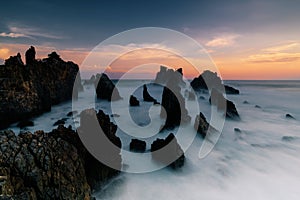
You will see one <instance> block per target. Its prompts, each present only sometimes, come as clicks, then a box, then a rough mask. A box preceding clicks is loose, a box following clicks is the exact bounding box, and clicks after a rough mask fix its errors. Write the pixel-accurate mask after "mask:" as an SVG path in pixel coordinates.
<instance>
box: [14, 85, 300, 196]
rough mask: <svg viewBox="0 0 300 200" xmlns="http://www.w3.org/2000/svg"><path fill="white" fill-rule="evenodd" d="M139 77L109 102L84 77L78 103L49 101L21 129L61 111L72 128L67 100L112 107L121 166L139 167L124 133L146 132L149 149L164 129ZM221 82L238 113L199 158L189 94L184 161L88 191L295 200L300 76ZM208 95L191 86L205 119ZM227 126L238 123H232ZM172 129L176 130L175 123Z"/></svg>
mask: <svg viewBox="0 0 300 200" xmlns="http://www.w3.org/2000/svg"><path fill="white" fill-rule="evenodd" d="M144 83H148V81H145V80H139V81H123V82H122V84H120V85H118V88H119V91H120V94H121V96H122V97H123V98H124V99H123V100H121V101H119V102H116V103H114V104H113V106H111V105H110V103H109V102H107V101H102V100H97V99H95V92H94V86H93V85H85V91H84V92H82V93H80V94H79V98H78V101H77V102H79V103H75V104H73V105H72V102H71V101H70V102H66V103H63V104H59V105H56V106H53V108H52V110H51V112H49V113H45V114H43V115H42V116H39V117H36V118H34V119H33V121H34V123H35V126H33V127H27V128H26V130H29V131H32V132H33V131H35V130H40V129H41V130H45V131H51V130H52V129H53V128H55V127H54V126H53V123H54V122H55V121H56V120H58V119H61V118H66V126H68V125H71V126H72V127H73V128H75V127H77V126H78V125H79V116H78V115H74V116H73V117H66V115H67V113H68V112H69V111H71V110H74V108H76V110H77V111H79V112H80V110H83V109H85V108H93V107H95V108H96V109H103V110H104V112H105V113H107V114H110V115H111V114H118V115H119V117H115V118H114V117H113V116H111V120H113V121H114V122H115V123H117V124H118V126H119V129H118V131H117V135H118V136H119V137H120V138H121V140H122V145H123V150H122V157H123V166H124V168H125V167H126V169H127V171H132V172H134V171H135V167H136V168H139V167H140V168H143V167H144V168H147V167H148V166H150V165H151V164H153V163H151V159H150V158H149V156H148V155H147V153H145V154H142V153H140V154H138V155H136V156H137V157H138V159H136V158H135V157H130V156H127V154H126V152H128V150H129V142H130V139H131V137H138V138H142V139H143V140H146V141H147V149H148V150H149V149H150V145H151V143H152V141H153V140H155V139H156V138H164V137H166V135H167V134H168V133H169V132H170V131H169V132H164V133H157V132H156V131H157V130H158V128H159V127H158V125H159V124H162V123H163V119H161V118H160V117H159V114H160V109H161V108H160V106H153V105H152V103H149V102H143V101H142V90H141V88H137V86H142V85H143V84H144ZM227 84H229V85H231V86H234V87H236V88H238V89H239V90H240V92H241V94H240V95H227V98H228V99H230V100H232V101H233V102H234V103H235V104H236V107H237V109H238V112H239V114H240V116H241V120H240V121H233V120H226V121H225V125H224V128H223V130H222V134H221V137H220V139H219V140H218V143H217V144H216V146H215V147H214V149H213V150H212V151H211V152H210V154H208V155H207V156H206V157H205V158H202V159H200V158H199V150H200V147H201V144H202V142H203V139H202V138H201V137H200V136H199V135H196V132H195V130H194V128H193V125H194V119H195V116H196V114H199V110H198V106H197V102H196V101H188V100H186V105H187V106H188V107H190V108H191V109H190V112H189V114H190V115H191V117H192V120H191V124H189V125H186V126H185V127H184V130H185V131H186V139H185V138H183V139H182V140H181V142H183V143H184V142H187V143H188V142H190V141H191V142H192V144H191V145H189V146H188V148H187V149H186V152H185V156H186V162H185V165H184V166H183V167H182V168H181V169H179V170H176V171H174V170H172V169H169V168H164V169H160V170H157V171H153V172H148V173H126V172H123V173H121V175H120V176H117V177H116V178H114V179H112V180H111V181H110V182H109V183H107V184H106V185H105V186H104V187H103V188H102V190H101V192H99V191H95V192H94V195H95V196H96V198H97V199H134V200H139V199H195V200H196V199H197V200H198V199H213V200H215V199H216V200H217V199H220V200H221V199H222V200H223V199H230V200H231V199H251V200H253V199H256V200H257V199H264V200H265V199H295V200H296V199H297V200H298V199H299V197H300V190H299V185H300V169H299V166H300V156H299V152H300V104H299V99H300V82H299V81H227ZM136 89H137V90H136ZM148 91H149V92H150V94H151V95H152V96H154V97H155V98H156V99H157V100H158V101H161V92H162V87H160V86H156V85H152V84H150V85H149V87H148ZM133 92H134V95H135V96H136V97H137V98H138V99H139V100H140V101H141V106H140V107H139V108H129V107H128V98H129V96H130V94H132V93H133ZM182 92H183V93H184V89H183V90H182ZM200 96H202V97H201V98H200ZM203 97H204V99H203ZM208 99H209V95H208V94H205V93H204V94H198V101H199V105H200V110H201V112H203V113H204V114H205V116H206V117H207V119H208V121H209V119H210V116H211V110H212V109H211V106H210V104H209V103H208ZM73 103H74V102H73ZM111 107H112V108H111ZM193 107H195V109H193ZM148 110H149V111H150V114H148ZM288 113H289V114H291V115H292V116H293V117H294V118H295V119H287V118H286V116H285V115H286V114H288ZM10 128H11V129H13V130H14V131H15V132H17V133H18V132H20V131H26V130H20V129H19V128H17V127H16V124H14V125H12V126H11V127H10ZM234 128H239V129H240V130H241V131H240V132H237V131H234ZM137 130H140V131H137ZM173 132H174V133H176V130H174V131H173ZM194 136H195V137H194ZM179 143H180V142H179ZM181 145H182V144H181ZM137 161H138V163H137Z"/></svg>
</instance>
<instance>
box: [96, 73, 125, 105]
mask: <svg viewBox="0 0 300 200" xmlns="http://www.w3.org/2000/svg"><path fill="white" fill-rule="evenodd" d="M95 84H96V93H97V98H99V99H105V100H108V101H116V100H119V99H122V98H121V96H120V94H119V91H118V89H117V88H116V87H115V84H114V83H113V82H112V81H111V80H110V79H109V77H108V76H107V75H106V74H104V73H102V74H97V75H96V81H95Z"/></svg>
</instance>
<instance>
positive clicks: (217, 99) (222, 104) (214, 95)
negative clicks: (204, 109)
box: [209, 88, 240, 119]
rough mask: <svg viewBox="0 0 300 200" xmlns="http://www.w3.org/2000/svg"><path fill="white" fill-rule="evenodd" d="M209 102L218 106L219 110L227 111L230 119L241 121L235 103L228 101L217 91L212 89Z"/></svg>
mask: <svg viewBox="0 0 300 200" xmlns="http://www.w3.org/2000/svg"><path fill="white" fill-rule="evenodd" d="M209 102H210V103H211V104H212V105H215V106H217V108H218V110H221V111H225V113H226V114H225V115H226V117H227V118H230V119H240V116H239V113H238V111H237V109H236V107H235V105H234V103H233V102H232V101H230V100H228V99H226V98H225V97H224V96H223V94H221V93H220V92H219V91H218V90H217V89H214V88H213V89H212V91H211V95H210V98H209Z"/></svg>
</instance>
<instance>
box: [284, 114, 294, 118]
mask: <svg viewBox="0 0 300 200" xmlns="http://www.w3.org/2000/svg"><path fill="white" fill-rule="evenodd" d="M285 117H286V118H287V119H295V118H294V117H293V116H292V115H291V114H286V115H285Z"/></svg>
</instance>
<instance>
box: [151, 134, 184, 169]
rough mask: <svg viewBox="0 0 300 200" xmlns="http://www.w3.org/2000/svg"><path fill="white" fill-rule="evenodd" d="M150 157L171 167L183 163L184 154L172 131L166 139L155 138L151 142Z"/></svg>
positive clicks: (178, 166) (180, 165)
mask: <svg viewBox="0 0 300 200" xmlns="http://www.w3.org/2000/svg"><path fill="white" fill-rule="evenodd" d="M151 152H152V159H154V160H156V161H158V162H160V163H162V164H165V165H168V166H169V167H172V168H173V169H177V168H181V167H182V166H183V165H184V161H185V156H184V152H183V150H182V149H181V147H180V145H179V144H178V142H177V139H176V137H175V136H174V134H173V133H170V134H169V135H168V137H167V138H166V139H159V138H158V139H156V140H155V141H154V142H153V143H152V144H151Z"/></svg>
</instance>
